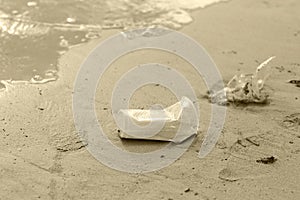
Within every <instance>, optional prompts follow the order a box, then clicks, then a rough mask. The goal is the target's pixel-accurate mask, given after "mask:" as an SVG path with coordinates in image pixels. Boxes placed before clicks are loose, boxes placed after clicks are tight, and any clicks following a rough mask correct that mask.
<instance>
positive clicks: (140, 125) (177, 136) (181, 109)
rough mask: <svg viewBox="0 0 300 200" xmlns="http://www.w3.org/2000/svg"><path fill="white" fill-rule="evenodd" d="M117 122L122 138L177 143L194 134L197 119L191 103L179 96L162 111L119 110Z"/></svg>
mask: <svg viewBox="0 0 300 200" xmlns="http://www.w3.org/2000/svg"><path fill="white" fill-rule="evenodd" d="M117 120H118V121H119V122H122V123H120V125H121V127H122V130H121V131H120V133H119V136H120V138H122V139H143V140H159V141H168V142H174V143H181V142H183V141H185V140H186V139H188V138H190V137H191V136H194V135H196V134H197V130H198V123H199V121H198V117H197V112H196V108H195V106H194V104H193V102H192V101H191V100H190V99H189V98H187V97H183V98H182V99H181V101H179V102H177V103H175V104H174V105H171V106H169V107H167V108H165V109H150V110H140V109H122V110H120V111H119V112H118V115H117Z"/></svg>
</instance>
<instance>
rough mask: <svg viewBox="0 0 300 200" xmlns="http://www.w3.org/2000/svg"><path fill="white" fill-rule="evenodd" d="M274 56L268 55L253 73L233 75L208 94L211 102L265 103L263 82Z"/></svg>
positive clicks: (266, 96)
mask: <svg viewBox="0 0 300 200" xmlns="http://www.w3.org/2000/svg"><path fill="white" fill-rule="evenodd" d="M274 58H275V57H274V56H273V57H270V58H268V59H267V60H266V61H264V62H263V63H261V64H260V65H259V66H258V67H257V69H256V72H255V73H254V74H241V75H239V76H237V75H235V76H234V77H233V78H232V79H231V80H230V81H229V82H228V83H227V86H226V87H225V88H224V89H222V90H221V91H217V92H213V91H211V92H210V94H209V99H210V101H211V102H212V103H216V104H220V105H226V104H228V103H230V102H233V103H266V102H267V98H268V95H267V94H266V93H265V92H263V88H264V85H265V82H266V80H267V78H268V76H269V72H270V66H269V65H268V64H269V62H271V60H273V59H274Z"/></svg>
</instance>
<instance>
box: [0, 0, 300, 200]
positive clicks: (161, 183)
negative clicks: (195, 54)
mask: <svg viewBox="0 0 300 200" xmlns="http://www.w3.org/2000/svg"><path fill="white" fill-rule="evenodd" d="M299 9H300V2H299V1H297V0H286V1H279V0H273V1H260V0H257V1H253V0H232V1H230V2H229V3H220V4H216V5H213V6H210V7H208V8H206V9H202V10H196V11H194V12H193V18H194V22H193V23H191V24H189V25H188V26H186V27H184V28H183V29H181V30H180V31H181V32H182V33H185V34H187V35H189V36H191V37H192V38H194V39H195V40H196V41H197V42H199V43H200V44H202V45H203V46H204V47H205V48H206V50H207V51H208V52H209V54H210V55H211V57H212V58H213V59H214V61H215V62H216V64H217V66H218V67H219V70H220V72H221V74H222V76H223V78H224V81H225V82H226V81H228V80H230V78H231V77H232V76H233V75H235V74H238V73H252V72H254V70H255V69H256V66H257V65H258V64H259V63H260V62H262V61H264V60H265V59H267V58H268V57H270V56H273V55H275V56H276V59H275V60H274V61H273V62H272V64H271V65H272V70H271V72H270V73H271V76H270V78H269V79H268V81H267V84H266V88H267V89H268V92H269V94H270V102H269V104H267V105H238V106H237V105H230V106H229V107H228V110H227V115H226V122H225V125H224V129H223V131H222V135H221V137H220V138H219V141H218V143H217V145H216V147H215V148H214V150H213V151H212V152H211V153H210V154H209V155H208V156H207V157H205V158H204V159H199V158H198V157H197V152H198V151H199V148H200V145H201V143H202V141H203V138H204V135H205V133H206V128H207V125H208V122H209V114H207V113H209V112H208V111H210V103H209V102H208V101H207V99H205V98H204V97H203V96H204V95H205V94H206V88H205V87H204V85H203V81H202V80H201V79H199V77H198V76H196V75H195V73H193V71H192V70H191V67H190V66H188V64H187V63H185V62H184V61H182V60H180V59H178V58H176V57H174V55H164V54H162V53H161V52H154V51H149V52H147V51H142V52H136V53H133V54H131V55H128V56H129V57H124V58H121V59H120V60H119V61H117V62H116V63H114V64H113V66H112V67H111V69H110V70H108V71H107V72H106V75H105V76H104V77H103V80H101V81H100V84H99V87H98V92H97V95H96V111H97V114H98V118H99V121H101V123H103V127H104V129H105V130H106V131H107V132H108V133H110V134H109V135H108V137H109V138H110V139H111V140H112V142H113V143H114V144H116V145H118V146H120V147H123V148H124V149H127V150H128V151H133V152H147V151H152V150H154V149H157V148H160V147H161V146H163V144H157V143H147V142H140V141H134V142H122V141H121V140H120V139H119V138H118V136H117V127H116V126H115V124H114V122H113V121H112V116H111V110H110V107H109V99H110V97H111V94H110V93H111V89H112V88H113V83H114V81H116V80H118V78H119V77H120V76H121V75H122V73H124V71H126V70H127V69H129V68H130V66H134V65H136V64H138V63H143V62H144V63H146V62H147V61H149V60H151V59H154V60H155V61H157V62H158V61H159V62H161V63H168V65H170V66H172V67H174V68H176V69H178V70H179V71H180V72H182V73H183V74H184V75H185V76H186V77H187V79H188V80H189V81H190V83H191V84H192V86H193V87H194V89H195V91H196V95H197V96H198V99H199V103H200V107H201V111H200V112H201V119H200V127H201V128H200V130H199V134H198V137H197V138H196V139H195V141H194V143H193V144H192V146H191V147H190V148H189V150H188V151H187V152H186V153H185V154H184V155H183V156H182V157H181V158H180V159H179V160H177V161H176V162H175V163H173V164H172V165H170V166H168V167H166V168H164V169H161V170H159V171H155V172H151V173H146V174H128V173H125V172H119V171H116V170H113V169H110V168H109V167H106V166H105V165H103V164H101V163H100V162H98V161H97V160H96V159H95V158H94V157H93V156H92V155H91V154H90V153H89V152H88V151H87V150H86V148H85V146H86V144H84V143H80V138H78V137H77V135H76V129H75V127H74V122H73V112H72V91H73V84H74V81H75V78H76V74H77V72H78V69H79V68H80V64H81V63H82V62H83V61H84V59H85V58H86V56H87V55H88V54H89V52H90V51H91V50H92V49H93V48H94V47H95V46H96V45H97V44H99V42H100V41H102V40H104V39H105V38H107V37H108V36H110V35H112V34H115V33H118V30H112V31H104V33H103V37H102V38H101V39H99V40H94V41H91V42H89V43H88V44H86V45H81V46H78V47H75V48H73V49H71V50H70V51H69V52H68V53H67V54H66V55H64V56H63V57H62V58H61V59H60V61H59V68H60V71H59V79H58V80H57V81H55V82H50V83H47V84H40V85H39V84H36V85H34V84H23V83H20V84H7V85H6V86H7V90H6V91H2V92H0V104H1V105H2V106H1V114H0V127H1V129H0V137H1V140H0V199H1V200H2V199H3V200H4V199H141V198H143V199H299V198H300V192H299V191H300V186H299V185H300V175H299V167H300V159H299V158H300V157H299V153H300V134H299V132H300V124H299V123H300V122H299V118H300V110H299V107H300V95H299V94H300V93H299V87H296V85H295V84H290V83H288V81H289V80H299V74H300V57H299V52H300V45H299V44H300V26H299V24H300V15H299V14H298V11H299ZM159 95H160V96H159ZM174 101H176V99H175V97H174V96H172V94H170V93H168V92H167V91H165V90H164V89H163V88H159V87H158V88H157V87H156V88H155V87H150V86H149V87H148V88H144V90H141V91H139V92H138V93H137V94H136V96H134V98H133V99H132V101H131V106H132V107H134V106H138V105H145V106H146V107H147V106H149V105H151V104H152V103H153V102H158V103H161V104H163V105H171V104H172V103H174ZM104 108H107V109H104ZM112 156H113V155H112Z"/></svg>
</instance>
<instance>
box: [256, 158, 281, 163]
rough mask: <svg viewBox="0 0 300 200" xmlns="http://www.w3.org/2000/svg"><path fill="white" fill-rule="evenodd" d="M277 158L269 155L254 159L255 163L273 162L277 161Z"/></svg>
mask: <svg viewBox="0 0 300 200" xmlns="http://www.w3.org/2000/svg"><path fill="white" fill-rule="evenodd" d="M277 160H278V159H277V158H275V157H274V156H270V157H265V158H261V159H258V160H256V162H257V163H263V164H266V165H267V164H273V163H275V162H276V161H277Z"/></svg>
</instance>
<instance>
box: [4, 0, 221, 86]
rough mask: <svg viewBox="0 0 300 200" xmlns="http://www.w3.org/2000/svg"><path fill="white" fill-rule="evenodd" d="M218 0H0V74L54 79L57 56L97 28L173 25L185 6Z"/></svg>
mask: <svg viewBox="0 0 300 200" xmlns="http://www.w3.org/2000/svg"><path fill="white" fill-rule="evenodd" d="M219 1H222V0H190V1H186V0H143V1H142V0H40V1H26V0H0V80H13V81H30V82H32V83H44V82H48V81H53V80H56V79H57V70H58V69H57V62H58V59H59V57H60V56H61V55H63V54H64V53H65V52H67V51H68V49H69V48H71V47H73V46H75V45H79V44H82V43H85V42H88V41H89V40H91V39H95V38H98V37H101V31H102V30H103V29H112V28H118V29H121V30H122V29H130V28H136V27H145V26H149V25H163V26H166V27H169V28H173V29H178V28H180V27H182V26H183V25H185V24H188V23H190V22H192V17H191V16H190V14H189V12H190V11H191V10H193V9H197V8H201V7H202V8H203V7H205V6H207V5H210V4H212V3H215V2H219Z"/></svg>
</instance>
